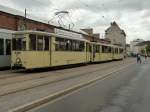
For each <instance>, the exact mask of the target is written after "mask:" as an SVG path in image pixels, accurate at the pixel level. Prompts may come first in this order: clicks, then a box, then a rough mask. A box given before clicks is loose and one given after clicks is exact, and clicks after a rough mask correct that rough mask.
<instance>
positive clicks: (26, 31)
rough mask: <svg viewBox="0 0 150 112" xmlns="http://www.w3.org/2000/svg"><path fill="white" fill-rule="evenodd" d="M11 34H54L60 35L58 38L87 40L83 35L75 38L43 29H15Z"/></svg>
mask: <svg viewBox="0 0 150 112" xmlns="http://www.w3.org/2000/svg"><path fill="white" fill-rule="evenodd" d="M13 34H18V35H19V34H39V35H48V36H56V37H60V38H67V39H72V40H80V41H86V42H89V41H88V40H86V39H85V38H84V37H77V38H75V37H71V36H65V35H59V34H55V33H49V32H43V31H33V30H25V31H15V32H13Z"/></svg>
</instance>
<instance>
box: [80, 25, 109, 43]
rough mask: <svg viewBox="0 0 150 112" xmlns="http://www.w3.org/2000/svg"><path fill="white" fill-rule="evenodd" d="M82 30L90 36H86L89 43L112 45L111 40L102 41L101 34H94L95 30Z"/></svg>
mask: <svg viewBox="0 0 150 112" xmlns="http://www.w3.org/2000/svg"><path fill="white" fill-rule="evenodd" d="M81 30H82V31H84V32H86V33H87V34H88V36H86V37H87V38H86V39H87V40H89V41H92V42H100V43H105V44H110V40H108V39H102V38H101V37H100V34H99V33H94V32H93V28H85V29H81Z"/></svg>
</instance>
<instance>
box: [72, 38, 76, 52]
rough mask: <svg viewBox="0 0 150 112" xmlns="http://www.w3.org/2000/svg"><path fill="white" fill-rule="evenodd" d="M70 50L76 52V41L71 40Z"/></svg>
mask: <svg viewBox="0 0 150 112" xmlns="http://www.w3.org/2000/svg"><path fill="white" fill-rule="evenodd" d="M72 50H73V51H76V41H75V40H72Z"/></svg>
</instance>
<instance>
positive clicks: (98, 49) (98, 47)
mask: <svg viewBox="0 0 150 112" xmlns="http://www.w3.org/2000/svg"><path fill="white" fill-rule="evenodd" d="M99 52H100V46H99V45H96V53H99Z"/></svg>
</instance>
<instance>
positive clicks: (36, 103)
mask: <svg viewBox="0 0 150 112" xmlns="http://www.w3.org/2000/svg"><path fill="white" fill-rule="evenodd" d="M133 64H135V63H131V64H128V65H126V66H124V67H121V68H119V69H116V70H113V71H111V72H109V73H107V74H105V75H102V76H99V77H97V78H95V79H92V80H89V81H87V82H85V83H80V84H77V85H75V86H73V87H70V88H68V89H65V90H62V91H59V92H57V93H54V94H51V95H49V96H46V97H44V98H41V99H38V100H36V101H33V102H30V103H28V104H25V105H22V106H19V107H16V108H14V109H12V110H10V111H9V112H25V111H28V110H31V109H33V108H36V107H38V106H40V105H42V104H45V103H48V102H50V101H52V100H55V99H57V98H59V97H61V96H65V95H67V94H69V93H71V92H74V91H76V90H78V89H81V88H83V87H86V86H88V85H90V84H93V83H94V82H96V81H98V80H105V79H107V78H110V76H111V74H113V73H115V72H118V71H120V70H122V69H125V68H127V67H128V66H131V65H133Z"/></svg>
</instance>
